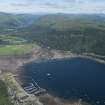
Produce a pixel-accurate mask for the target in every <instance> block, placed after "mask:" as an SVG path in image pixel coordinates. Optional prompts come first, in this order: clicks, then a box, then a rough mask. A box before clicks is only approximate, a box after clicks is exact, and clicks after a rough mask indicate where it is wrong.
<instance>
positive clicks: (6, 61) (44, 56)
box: [0, 47, 105, 74]
mask: <svg viewBox="0 0 105 105" xmlns="http://www.w3.org/2000/svg"><path fill="white" fill-rule="evenodd" d="M73 58H84V59H85V58H86V59H90V60H94V61H96V62H97V63H102V64H105V60H103V59H105V58H104V56H99V55H95V54H92V53H83V54H74V53H71V52H70V51H60V50H49V49H44V48H41V47H39V48H37V49H34V50H33V52H32V53H31V54H30V56H27V55H26V56H24V57H15V56H13V57H0V71H2V72H8V71H9V72H12V73H13V74H18V72H21V67H22V66H23V65H25V64H27V63H30V62H35V63H39V62H43V61H49V60H62V59H73ZM101 58H103V59H101Z"/></svg>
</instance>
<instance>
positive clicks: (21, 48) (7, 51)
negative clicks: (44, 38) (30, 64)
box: [0, 44, 33, 56]
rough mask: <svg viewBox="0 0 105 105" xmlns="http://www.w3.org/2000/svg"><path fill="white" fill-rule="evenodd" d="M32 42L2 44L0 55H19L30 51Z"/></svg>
mask: <svg viewBox="0 0 105 105" xmlns="http://www.w3.org/2000/svg"><path fill="white" fill-rule="evenodd" d="M32 48H33V44H22V45H4V46H1V47H0V56H21V55H26V54H29V53H30V52H31V51H32Z"/></svg>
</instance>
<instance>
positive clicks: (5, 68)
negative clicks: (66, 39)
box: [0, 48, 105, 105]
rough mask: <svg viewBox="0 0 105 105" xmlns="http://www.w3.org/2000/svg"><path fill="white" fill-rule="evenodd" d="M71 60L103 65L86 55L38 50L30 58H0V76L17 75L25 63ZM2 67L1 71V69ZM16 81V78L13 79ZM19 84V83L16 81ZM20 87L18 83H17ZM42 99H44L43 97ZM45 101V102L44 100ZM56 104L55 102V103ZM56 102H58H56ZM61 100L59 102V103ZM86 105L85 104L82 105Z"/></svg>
mask: <svg viewBox="0 0 105 105" xmlns="http://www.w3.org/2000/svg"><path fill="white" fill-rule="evenodd" d="M73 58H86V59H90V60H94V61H96V62H98V63H103V64H105V61H104V60H101V59H98V58H95V57H92V56H88V55H86V54H73V53H71V52H69V51H63V52H62V51H59V50H46V49H42V48H39V49H37V50H34V52H33V53H32V55H31V56H30V57H25V58H18V57H16V58H15V57H12V58H1V59H0V71H1V72H2V73H1V74H0V76H1V77H2V76H3V75H2V74H4V73H6V72H10V73H13V75H15V74H16V75H18V74H19V73H20V72H21V71H22V68H21V67H22V66H24V65H25V64H27V63H31V62H35V63H39V62H45V61H49V60H63V59H73ZM1 66H2V69H1ZM15 79H16V78H15ZM17 82H18V83H19V81H17ZM19 85H20V83H19ZM20 86H21V85H20ZM43 98H44V97H43ZM46 99H50V100H52V101H53V102H54V101H55V100H54V99H56V100H57V99H58V98H56V97H53V96H51V95H47V96H46ZM46 99H45V100H46ZM55 102H56V101H55ZM57 102H58V101H57ZM60 102H61V100H60V101H59V103H60ZM57 105H59V104H57ZM63 105H75V104H63ZM83 105H87V104H83Z"/></svg>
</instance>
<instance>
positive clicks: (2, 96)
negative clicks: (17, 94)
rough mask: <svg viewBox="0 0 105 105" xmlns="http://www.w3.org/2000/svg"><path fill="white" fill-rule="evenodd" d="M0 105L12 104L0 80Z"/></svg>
mask: <svg viewBox="0 0 105 105" xmlns="http://www.w3.org/2000/svg"><path fill="white" fill-rule="evenodd" d="M0 105H12V104H11V103H10V101H9V98H8V93H7V88H6V86H5V84H4V83H3V82H2V81H1V80H0Z"/></svg>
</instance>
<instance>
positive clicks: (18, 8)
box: [0, 0, 105, 13]
mask: <svg viewBox="0 0 105 105" xmlns="http://www.w3.org/2000/svg"><path fill="white" fill-rule="evenodd" d="M104 4H105V0H43V1H42V0H0V11H2V12H16V13H23V12H24V13H36V12H50V13H58V12H61V13H103V12H105V6H104Z"/></svg>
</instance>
